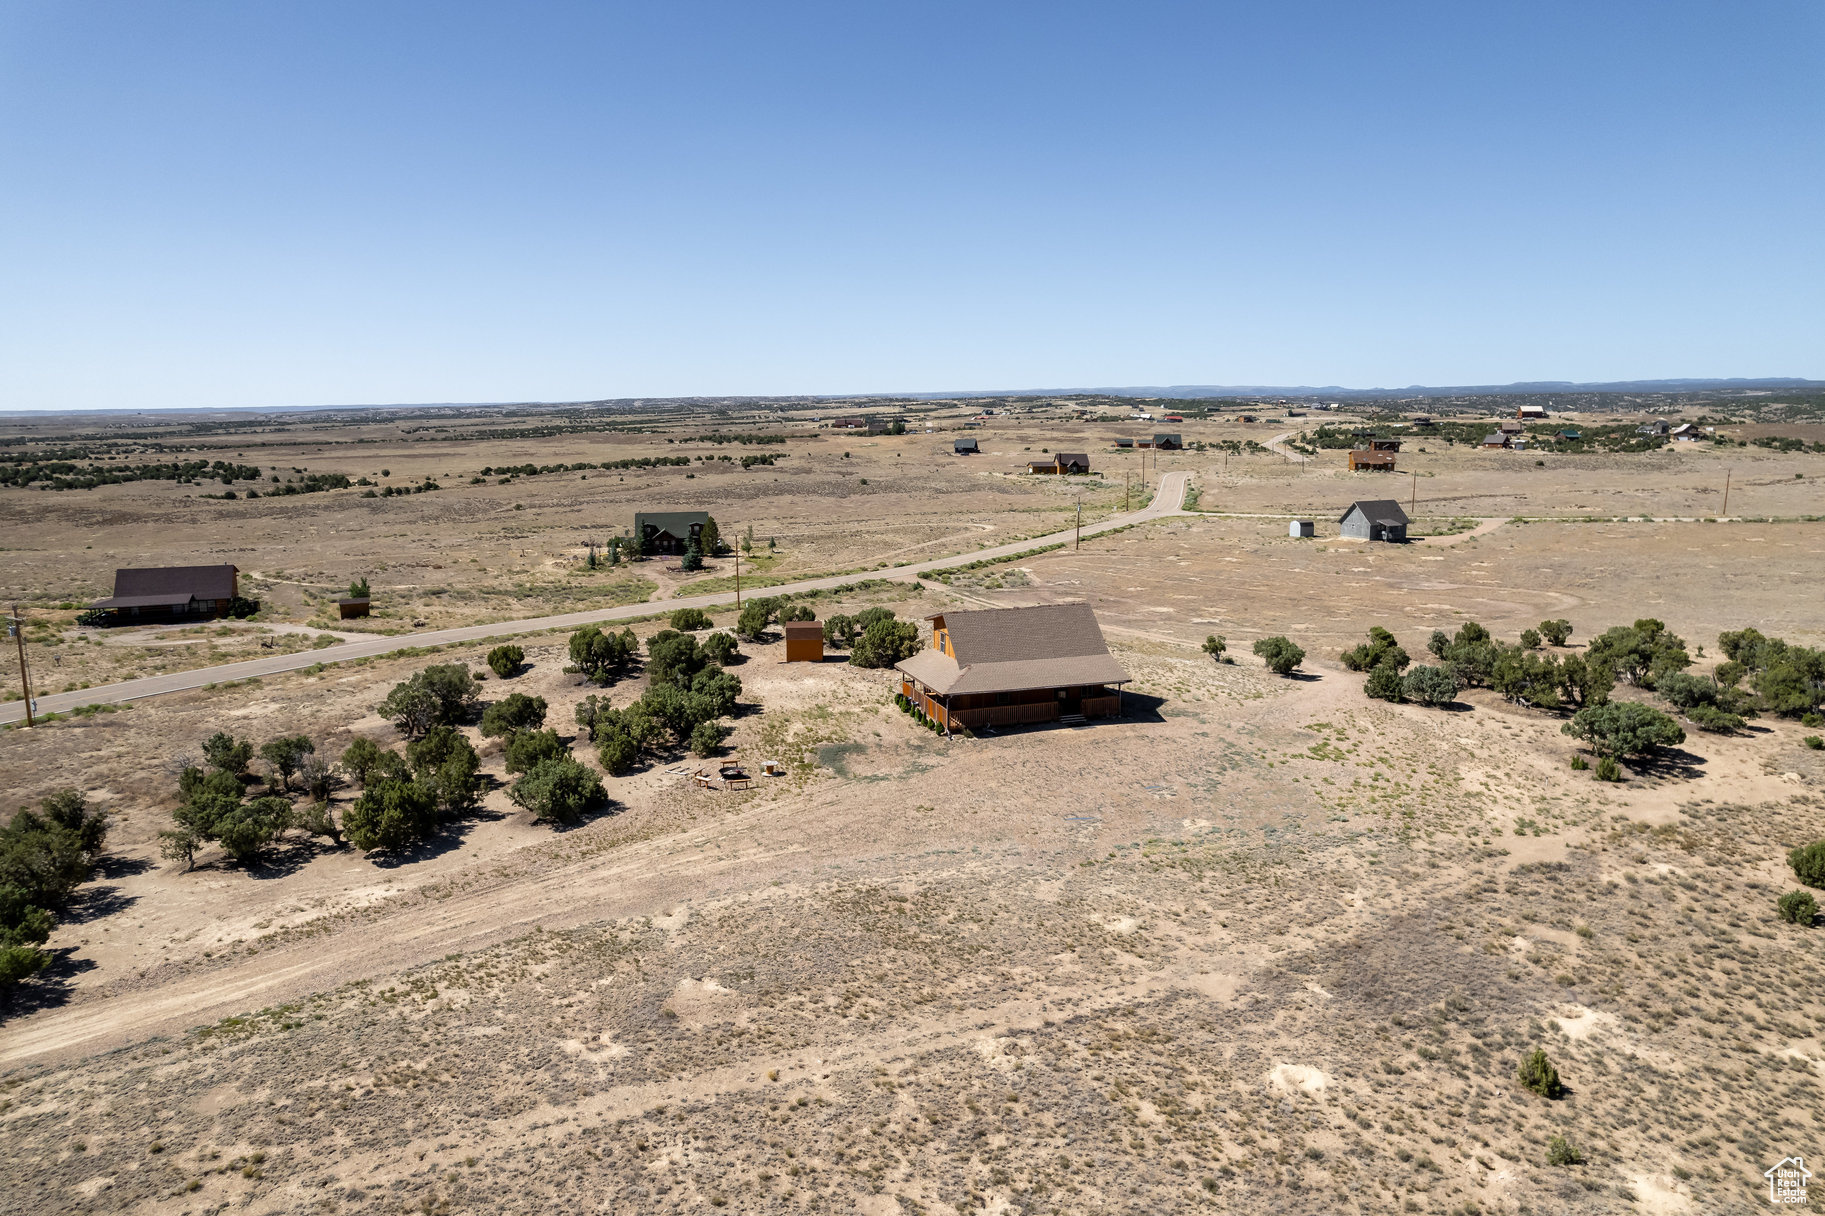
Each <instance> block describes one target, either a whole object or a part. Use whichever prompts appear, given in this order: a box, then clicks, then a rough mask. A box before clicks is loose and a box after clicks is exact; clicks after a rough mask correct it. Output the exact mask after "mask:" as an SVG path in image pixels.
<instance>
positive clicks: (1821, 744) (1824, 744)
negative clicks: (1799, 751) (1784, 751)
mask: <svg viewBox="0 0 1825 1216" xmlns="http://www.w3.org/2000/svg"><path fill="white" fill-rule="evenodd" d="M1800 742H1801V743H1804V744H1805V745H1806V746H1807V747H1810V748H1811V749H1812V750H1813V751H1815V752H1816V751H1818V750H1819V749H1820V748H1825V739H1821V738H1819V736H1817V735H1807V736H1806V737H1805V738H1804V739H1801V740H1800Z"/></svg>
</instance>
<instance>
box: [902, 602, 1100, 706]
mask: <svg viewBox="0 0 1825 1216" xmlns="http://www.w3.org/2000/svg"><path fill="white" fill-rule="evenodd" d="M930 619H932V620H934V621H941V622H942V623H943V627H944V628H945V630H946V631H947V632H948V633H949V634H950V640H951V650H952V652H953V653H954V654H955V655H956V656H957V657H956V658H954V659H953V658H952V657H951V656H950V655H947V654H945V653H944V652H943V651H940V650H934V649H926V650H922V651H920V652H919V653H918V654H916V655H914V656H913V657H912V658H910V659H907V660H905V661H904V662H901V663H898V664H895V666H896V667H898V668H899V669H900V670H901V671H903V672H905V673H906V674H907V675H909V676H911V677H912V678H913V679H915V680H917V681H919V683H921V684H923V685H925V686H926V687H927V688H929V689H931V690H932V691H933V692H936V693H939V694H940V695H956V694H960V693H983V692H1018V691H1020V690H1022V689H1029V688H1069V687H1074V686H1077V685H1089V684H1122V683H1126V682H1127V681H1128V679H1129V676H1128V673H1127V672H1126V671H1123V670H1122V667H1121V664H1119V663H1117V662H1116V661H1115V658H1114V656H1112V655H1111V654H1110V653H1109V647H1108V645H1107V644H1106V643H1104V641H1103V631H1102V629H1101V628H1100V627H1099V626H1098V625H1097V623H1096V613H1095V612H1093V611H1091V609H1090V605H1088V604H1082V603H1078V604H1040V605H1036V606H1034V607H1031V608H990V609H984V610H981V611H969V612H945V613H940V614H938V615H937V616H934V617H932V618H930Z"/></svg>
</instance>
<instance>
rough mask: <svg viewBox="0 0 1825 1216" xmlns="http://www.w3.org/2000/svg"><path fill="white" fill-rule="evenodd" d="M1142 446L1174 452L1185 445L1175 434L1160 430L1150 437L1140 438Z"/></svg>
mask: <svg viewBox="0 0 1825 1216" xmlns="http://www.w3.org/2000/svg"><path fill="white" fill-rule="evenodd" d="M1141 446H1142V447H1144V448H1157V449H1158V450H1160V451H1162V452H1176V451H1179V450H1180V449H1181V448H1183V447H1184V446H1185V444H1184V442H1183V441H1181V440H1180V439H1179V437H1178V436H1177V435H1176V434H1169V433H1165V432H1162V433H1160V434H1158V435H1155V436H1154V437H1153V438H1151V439H1143V440H1141Z"/></svg>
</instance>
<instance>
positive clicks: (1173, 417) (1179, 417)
mask: <svg viewBox="0 0 1825 1216" xmlns="http://www.w3.org/2000/svg"><path fill="white" fill-rule="evenodd" d="M1160 421H1161V422H1183V421H1185V416H1184V415H1183V414H1168V415H1166V416H1165V417H1164V418H1162V419H1160Z"/></svg>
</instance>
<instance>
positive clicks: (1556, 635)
mask: <svg viewBox="0 0 1825 1216" xmlns="http://www.w3.org/2000/svg"><path fill="white" fill-rule="evenodd" d="M1540 636H1541V637H1543V638H1545V639H1546V640H1547V641H1548V642H1549V643H1551V644H1552V645H1554V646H1563V645H1565V643H1566V642H1568V641H1570V640H1571V636H1572V623H1571V622H1570V621H1566V620H1558V621H1541V622H1540Z"/></svg>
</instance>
